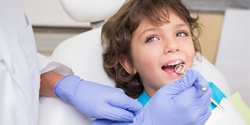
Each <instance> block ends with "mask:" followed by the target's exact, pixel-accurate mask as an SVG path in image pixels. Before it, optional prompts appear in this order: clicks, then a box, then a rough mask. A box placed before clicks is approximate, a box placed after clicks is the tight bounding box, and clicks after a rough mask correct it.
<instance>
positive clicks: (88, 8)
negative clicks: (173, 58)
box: [38, 0, 231, 125]
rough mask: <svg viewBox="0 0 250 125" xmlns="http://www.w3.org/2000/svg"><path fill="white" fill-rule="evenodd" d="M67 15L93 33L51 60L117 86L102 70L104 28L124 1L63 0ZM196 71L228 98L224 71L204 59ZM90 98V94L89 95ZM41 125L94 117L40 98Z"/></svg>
mask: <svg viewBox="0 0 250 125" xmlns="http://www.w3.org/2000/svg"><path fill="white" fill-rule="evenodd" d="M60 2H61V4H62V6H63V8H64V10H65V11H66V13H67V14H68V15H69V16H70V17H71V18H72V19H73V20H75V21H78V22H89V23H90V25H91V26H92V28H93V29H92V30H90V31H87V32H84V33H81V34H79V35H77V36H74V37H72V38H69V39H67V40H65V41H62V43H61V44H59V45H58V46H57V47H56V49H55V50H54V52H53V53H52V55H51V57H52V58H55V59H57V60H61V61H63V62H67V64H68V67H70V68H71V69H72V71H73V72H74V74H75V75H78V76H79V77H81V78H82V79H84V80H89V81H94V82H97V83H100V84H104V85H108V86H112V87H114V86H115V83H114V81H112V80H111V79H109V77H108V76H107V75H106V73H105V71H104V69H103V67H102V47H101V42H100V34H101V28H102V27H101V26H102V25H103V23H104V21H105V19H107V18H109V17H110V16H112V15H113V14H114V13H115V12H116V11H117V10H118V9H119V7H120V6H121V5H122V4H123V3H124V2H125V0H101V1H100V0H61V1H60ZM194 65H195V66H194V69H196V70H197V71H199V72H200V73H201V74H202V75H203V76H204V77H205V78H206V79H207V80H208V81H213V82H214V83H215V84H216V85H217V86H218V87H219V88H220V89H221V90H222V91H223V92H224V93H225V94H226V95H227V96H229V95H231V91H230V88H229V86H228V83H227V81H226V79H225V78H224V76H223V75H222V74H221V72H220V71H219V70H218V69H217V68H216V67H215V66H214V65H213V64H212V63H210V62H209V61H208V60H207V59H206V58H205V57H202V61H201V62H199V61H195V63H194ZM89 96H91V95H89ZM39 110H40V111H39V123H38V124H39V125H88V124H90V122H91V120H92V119H91V118H90V117H88V116H86V115H84V114H82V113H80V112H79V111H77V110H76V109H75V108H74V106H73V105H71V104H70V103H68V102H65V101H63V100H61V99H59V98H55V97H40V109H39Z"/></svg>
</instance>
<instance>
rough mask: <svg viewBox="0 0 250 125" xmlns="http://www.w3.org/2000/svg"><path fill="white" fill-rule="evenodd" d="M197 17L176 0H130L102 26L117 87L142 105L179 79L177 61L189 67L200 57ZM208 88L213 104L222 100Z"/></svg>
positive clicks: (106, 63) (107, 60) (107, 65)
mask: <svg viewBox="0 0 250 125" xmlns="http://www.w3.org/2000/svg"><path fill="white" fill-rule="evenodd" d="M197 20H198V18H192V17H191V16H190V13H189V11H188V9H187V8H186V7H185V6H184V5H183V3H182V2H181V1H180V0H128V1H127V2H126V3H125V4H124V5H123V6H122V7H121V8H120V10H119V11H118V12H117V13H116V14H115V15H114V16H113V17H111V18H110V19H109V20H108V21H107V22H106V23H105V25H104V26H103V29H102V36H101V37H102V45H103V47H104V52H103V66H104V69H105V71H106V72H107V74H108V75H109V77H111V78H112V79H113V80H115V82H116V87H119V88H122V89H123V90H124V91H125V93H126V94H127V95H129V96H130V97H133V98H138V101H139V102H141V103H142V104H143V105H145V104H146V103H147V101H148V100H149V99H150V97H152V96H153V95H154V94H155V93H156V92H157V90H158V89H160V88H161V87H163V86H164V85H166V84H168V83H171V82H173V81H175V80H178V79H180V78H181V77H182V75H181V74H178V73H176V72H175V67H176V66H177V65H179V64H184V65H186V67H187V68H191V67H192V65H193V60H194V58H196V59H199V58H198V56H196V53H200V52H201V48H200V44H199V41H198V39H197V38H198V36H199V34H200V25H199V24H198V23H197ZM210 87H211V89H212V90H213V97H214V98H215V100H216V101H217V102H220V101H221V99H222V98H225V95H224V94H223V93H222V92H221V91H220V90H219V89H218V88H217V87H216V86H215V85H214V84H213V83H210ZM210 107H211V109H213V108H215V106H214V105H211V106H210Z"/></svg>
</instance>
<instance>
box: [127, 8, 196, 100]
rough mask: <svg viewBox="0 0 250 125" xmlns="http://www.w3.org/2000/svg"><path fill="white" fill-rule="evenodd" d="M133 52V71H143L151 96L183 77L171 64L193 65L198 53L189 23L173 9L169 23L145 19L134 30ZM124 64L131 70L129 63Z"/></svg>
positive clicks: (144, 80) (142, 74) (145, 83)
mask: <svg viewBox="0 0 250 125" xmlns="http://www.w3.org/2000/svg"><path fill="white" fill-rule="evenodd" d="M131 52H132V60H133V66H134V72H133V73H135V72H138V73H139V75H140V78H141V81H142V84H143V85H144V88H145V90H146V92H147V94H148V95H149V96H153V95H154V93H155V92H156V91H157V90H158V89H159V88H161V87H162V86H164V85H166V84H168V83H171V82H173V81H175V80H177V79H180V78H181V77H182V75H180V74H177V73H175V71H174V66H167V65H176V64H179V63H183V64H185V65H186V66H187V68H189V67H191V66H192V64H193V59H194V55H195V50H194V45H193V41H192V37H191V32H190V29H189V27H188V25H187V24H186V23H185V22H184V21H182V20H181V19H180V18H179V17H178V16H177V15H175V14H174V13H172V12H169V22H168V23H165V24H164V25H162V26H155V25H152V24H151V23H150V22H149V21H148V20H145V19H144V20H142V21H141V23H140V25H139V27H138V28H137V29H136V30H135V32H134V33H133V37H132V41H131ZM127 63H128V62H127ZM123 67H124V68H125V70H126V71H128V72H129V71H130V66H129V65H123Z"/></svg>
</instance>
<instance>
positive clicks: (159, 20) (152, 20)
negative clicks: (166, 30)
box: [139, 10, 187, 26]
mask: <svg viewBox="0 0 250 125" xmlns="http://www.w3.org/2000/svg"><path fill="white" fill-rule="evenodd" d="M173 18H177V19H178V20H180V21H182V22H183V23H185V24H187V22H186V21H185V20H183V19H182V18H181V17H180V16H179V15H178V14H176V13H175V12H174V11H171V10H169V11H167V10H166V11H165V12H164V14H161V15H160V16H157V15H143V16H141V19H140V20H139V25H140V24H141V23H148V24H150V25H153V26H161V25H163V24H165V23H169V22H171V20H173Z"/></svg>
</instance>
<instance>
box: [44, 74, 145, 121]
mask: <svg viewBox="0 0 250 125" xmlns="http://www.w3.org/2000/svg"><path fill="white" fill-rule="evenodd" d="M40 95H43V96H58V97H59V98H61V99H63V100H65V101H68V102H70V103H72V104H73V105H74V106H75V107H76V108H77V109H78V110H79V111H80V112H82V113H84V114H87V115H89V116H92V117H95V118H100V119H109V120H114V121H126V122H128V121H130V122H131V121H132V120H133V118H134V114H137V112H139V110H140V109H141V108H142V106H141V104H140V103H139V102H137V101H136V100H134V99H132V98H130V97H128V96H127V95H126V94H125V93H124V92H123V91H122V90H121V89H118V88H114V87H109V86H104V85H101V84H98V83H94V82H90V81H85V80H83V79H81V78H79V77H77V76H75V75H69V76H65V77H64V76H62V75H59V74H57V73H54V72H47V73H44V74H42V75H41V89H40Z"/></svg>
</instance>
